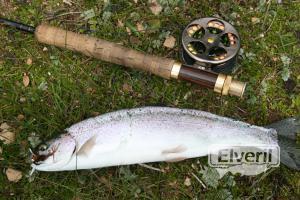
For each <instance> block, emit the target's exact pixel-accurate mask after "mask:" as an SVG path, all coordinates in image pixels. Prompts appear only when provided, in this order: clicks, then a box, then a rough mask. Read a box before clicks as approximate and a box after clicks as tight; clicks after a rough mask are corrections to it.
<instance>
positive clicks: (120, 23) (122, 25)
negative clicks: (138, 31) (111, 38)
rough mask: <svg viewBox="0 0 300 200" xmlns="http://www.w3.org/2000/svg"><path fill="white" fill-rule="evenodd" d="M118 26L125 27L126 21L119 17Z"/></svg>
mask: <svg viewBox="0 0 300 200" xmlns="http://www.w3.org/2000/svg"><path fill="white" fill-rule="evenodd" d="M117 26H118V27H124V23H123V22H122V20H120V19H118V22H117Z"/></svg>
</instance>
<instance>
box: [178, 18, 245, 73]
mask: <svg viewBox="0 0 300 200" xmlns="http://www.w3.org/2000/svg"><path fill="white" fill-rule="evenodd" d="M182 47H183V50H182V55H181V56H182V61H183V62H184V63H185V64H187V65H189V66H191V67H193V68H200V69H208V70H212V71H214V72H217V73H220V72H222V73H226V74H228V73H231V72H232V71H233V69H234V65H235V63H236V59H237V55H238V51H239V49H240V37H239V34H238V32H237V31H236V29H235V28H234V27H233V26H232V25H231V24H229V23H228V22H226V21H224V20H221V19H218V18H213V17H207V18H200V19H197V20H194V21H193V22H191V23H190V24H189V25H188V26H187V27H186V28H185V29H184V31H183V33H182Z"/></svg>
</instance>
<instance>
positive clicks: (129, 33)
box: [126, 27, 131, 35]
mask: <svg viewBox="0 0 300 200" xmlns="http://www.w3.org/2000/svg"><path fill="white" fill-rule="evenodd" d="M126 31H127V33H128V35H131V30H130V28H128V27H126Z"/></svg>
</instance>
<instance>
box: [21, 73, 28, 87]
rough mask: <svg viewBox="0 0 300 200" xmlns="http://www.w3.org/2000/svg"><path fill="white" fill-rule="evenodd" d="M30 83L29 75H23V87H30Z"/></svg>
mask: <svg viewBox="0 0 300 200" xmlns="http://www.w3.org/2000/svg"><path fill="white" fill-rule="evenodd" d="M29 83H30V79H29V76H28V75H27V73H24V75H23V85H24V86H25V87H27V86H28V85H29Z"/></svg>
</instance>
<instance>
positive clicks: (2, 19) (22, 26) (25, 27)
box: [0, 18, 35, 33]
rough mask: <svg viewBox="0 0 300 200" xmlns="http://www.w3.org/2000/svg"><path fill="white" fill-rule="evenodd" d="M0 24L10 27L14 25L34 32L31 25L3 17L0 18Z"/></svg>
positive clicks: (22, 29)
mask: <svg viewBox="0 0 300 200" xmlns="http://www.w3.org/2000/svg"><path fill="white" fill-rule="evenodd" d="M0 24H4V25H6V26H10V27H14V28H16V29H18V30H21V31H25V32H28V33H34V32H35V27H33V26H29V25H25V24H22V23H19V22H15V21H11V20H8V19H4V18H0Z"/></svg>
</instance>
